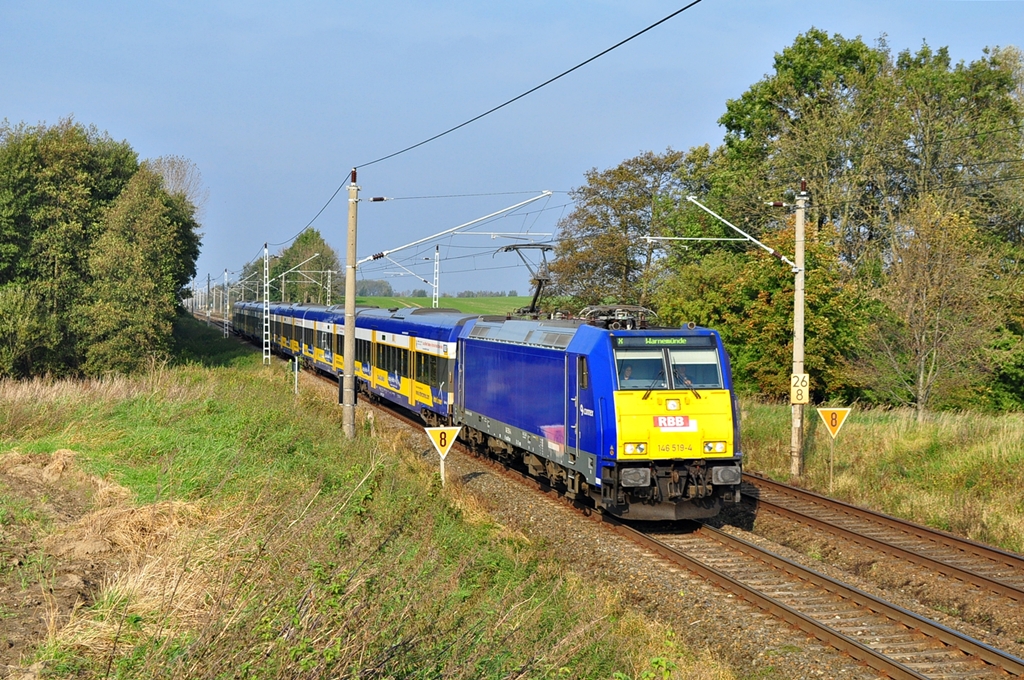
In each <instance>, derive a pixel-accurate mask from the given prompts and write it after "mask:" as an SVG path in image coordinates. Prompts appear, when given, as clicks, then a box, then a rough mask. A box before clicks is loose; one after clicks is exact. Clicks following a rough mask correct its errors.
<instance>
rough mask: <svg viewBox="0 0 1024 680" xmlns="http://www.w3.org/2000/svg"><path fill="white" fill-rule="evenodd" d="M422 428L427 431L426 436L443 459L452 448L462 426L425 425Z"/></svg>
mask: <svg viewBox="0 0 1024 680" xmlns="http://www.w3.org/2000/svg"><path fill="white" fill-rule="evenodd" d="M423 429H424V430H426V431H427V436H428V437H430V441H432V442H433V443H434V448H435V449H437V453H438V455H440V456H441V460H444V457H445V456H447V455H448V452H449V451H451V450H452V444H454V443H455V438H456V437H458V436H459V430H461V429H462V427H461V426H460V427H425V428H423Z"/></svg>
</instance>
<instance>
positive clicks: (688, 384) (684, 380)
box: [672, 372, 701, 399]
mask: <svg viewBox="0 0 1024 680" xmlns="http://www.w3.org/2000/svg"><path fill="white" fill-rule="evenodd" d="M672 375H673V377H675V379H676V380H678V381H680V382H681V383H683V385H684V386H685V387H686V388H687V389H688V390H690V391H691V392H693V396H695V397H697V398H698V399H700V398H701V396H700V392H698V391H697V388H696V387H694V386H693V383H692V382H690V379H689V378H687V377H686V376H685V375H684V376H682V377H680V376H679V374H677V373H675V372H673V373H672Z"/></svg>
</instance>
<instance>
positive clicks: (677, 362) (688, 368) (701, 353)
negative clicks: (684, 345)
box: [669, 348, 722, 389]
mask: <svg viewBox="0 0 1024 680" xmlns="http://www.w3.org/2000/svg"><path fill="white" fill-rule="evenodd" d="M669 357H670V359H671V362H672V382H673V384H674V385H675V388H676V389H689V388H690V387H694V388H704V389H722V371H721V370H720V369H719V362H718V352H716V351H715V350H713V349H697V348H694V349H670V350H669Z"/></svg>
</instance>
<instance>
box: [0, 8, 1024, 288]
mask: <svg viewBox="0 0 1024 680" xmlns="http://www.w3.org/2000/svg"><path fill="white" fill-rule="evenodd" d="M684 4H686V3H685V2H684V1H683V0H677V1H674V2H666V1H662V0H630V1H626V0H592V1H590V2H535V1H533V0H521V1H519V2H514V3H512V2H468V1H461V2H457V1H440V0H439V1H436V2H420V3H416V2H389V1H386V0H378V1H377V2H370V3H342V2H327V1H315V2H305V3H288V4H285V3H272V2H260V1H245V2H242V1H239V0H212V1H210V2H204V3H189V2H166V1H159V0H156V1H147V2H50V1H46V0H0V118H7V120H8V121H9V122H11V123H18V122H22V121H24V122H27V123H30V124H35V123H39V122H46V123H51V124H52V123H54V122H56V121H57V120H59V119H60V118H64V117H67V116H70V115H73V116H74V117H75V119H76V120H78V121H79V122H82V123H85V124H93V125H96V126H97V127H98V128H99V129H100V130H105V131H107V132H108V133H109V134H110V135H111V136H112V137H114V138H115V139H125V140H127V141H128V142H129V143H130V144H131V145H132V146H133V147H134V148H135V149H136V150H137V151H138V153H139V155H140V157H142V158H151V157H157V156H162V155H170V154H173V155H181V156H185V157H187V158H189V159H191V160H192V161H193V162H194V163H196V165H197V166H198V167H199V169H200V171H201V172H202V174H203V179H204V181H205V184H206V186H207V188H208V189H209V200H208V202H207V204H206V206H205V210H204V213H203V225H204V228H203V230H204V238H203V249H202V255H201V257H200V260H199V272H200V276H203V277H205V275H206V273H207V272H210V273H212V274H213V275H214V277H215V279H217V278H222V277H223V270H224V269H225V268H227V269H229V270H237V269H240V268H241V265H243V264H244V263H245V262H247V261H249V260H250V259H252V258H253V257H254V256H255V255H256V254H257V252H259V251H260V250H261V248H262V244H263V242H264V241H269V242H270V243H280V242H282V241H286V240H287V239H289V238H291V237H292V236H294V235H295V233H296V232H298V231H299V230H300V229H302V227H303V226H305V225H306V224H307V223H308V222H309V221H310V220H311V219H312V218H313V216H314V215H315V214H316V213H317V211H318V210H320V208H321V207H322V206H323V205H324V203H325V202H326V201H327V200H328V198H330V196H331V194H332V193H333V192H334V190H335V189H336V188H337V187H338V186H339V185H340V184H342V183H344V182H345V180H346V177H347V173H348V171H349V169H350V168H351V167H352V166H354V165H359V164H363V163H367V162H369V161H371V160H374V159H376V158H379V157H380V156H384V155H386V154H389V153H392V152H394V151H397V150H399V149H402V148H404V147H406V146H409V145H411V144H415V143H416V142H419V141H421V140H423V139H425V138H427V137H430V136H432V135H434V134H437V133H438V132H441V131H443V130H445V129H447V128H449V127H451V126H453V125H456V124H458V123H461V122H462V121H464V120H466V119H468V118H471V117H473V116H475V115H477V114H479V113H482V112H483V111H485V110H487V109H489V108H491V107H492V106H495V105H497V104H499V103H501V102H503V101H505V100H507V99H509V98H511V97H513V96H515V95H518V94H520V93H521V92H523V91H525V90H527V89H529V88H531V87H533V86H535V85H537V84H539V83H541V82H543V81H545V80H547V79H548V78H550V77H552V76H554V75H556V74H558V73H560V72H562V71H563V70H565V69H567V68H569V67H571V66H573V65H575V64H577V63H578V62H580V61H582V60H584V59H586V58H588V57H590V56H592V55H594V54H596V53H597V52H600V51H601V50H603V49H605V48H607V47H609V46H611V45H613V44H614V43H616V42H618V41H619V40H621V39H623V38H625V37H627V36H629V35H631V34H632V33H634V32H636V31H638V30H640V29H642V28H644V27H645V26H647V25H649V24H651V23H653V22H654V21H656V20H658V19H660V18H662V17H663V16H665V15H667V14H669V13H671V12H672V11H674V10H676V9H678V8H680V7H682V6H683V5H684ZM811 26H815V27H818V28H821V29H823V30H826V31H828V32H829V33H840V34H842V35H844V36H846V37H853V36H857V35H860V36H862V37H863V38H864V39H865V40H867V41H868V42H870V43H873V42H874V41H875V40H876V39H877V38H878V37H879V36H880V35H882V34H885V35H886V37H887V41H888V43H889V45H890V47H891V48H892V49H893V50H894V51H899V50H903V49H906V48H910V49H916V48H918V47H919V46H920V45H921V43H922V41H924V40H927V42H928V43H929V45H931V46H933V47H939V46H944V45H946V46H949V48H950V52H951V54H952V56H953V58H954V60H961V59H963V60H966V61H971V60H973V59H977V58H979V57H980V56H981V54H982V49H983V48H984V47H985V46H995V45H1001V46H1005V45H1017V46H1019V47H1024V2H1021V1H1017V0H1003V1H991V0H959V1H958V0H913V1H912V0H891V1H888V2H876V1H871V0H865V1H863V2H846V1H833V0H828V1H826V2H792V1H786V0H765V1H754V0H703V2H701V3H700V4H698V5H696V6H695V7H693V8H692V9H690V10H688V11H686V12H684V13H682V14H681V15H679V16H677V17H675V18H674V19H672V20H670V21H669V22H667V23H665V24H662V25H661V26H659V27H658V28H655V29H654V30H653V31H651V32H649V33H647V34H645V35H644V36H641V37H640V38H638V39H637V40H634V41H633V42H630V43H628V44H627V45H624V46H623V47H620V48H619V49H618V50H615V51H613V52H611V53H610V54H608V55H605V56H604V57H602V58H601V59H599V60H597V61H595V62H593V63H591V64H589V65H588V66H586V67H584V68H583V69H581V70H579V71H576V72H575V73H572V74H570V75H569V76H567V77H565V78H563V79H561V80H559V81H557V82H556V83H554V84H552V85H549V86H548V87H546V88H544V89H542V90H540V91H538V92H536V93H534V94H532V95H530V96H529V97H527V98H525V99H523V100H520V101H518V102H516V103H515V104H512V105H511V106H509V107H507V108H505V109H502V110H501V111H499V112H497V113H495V114H492V115H490V116H488V117H487V118H484V119H482V120H480V121H478V122H476V123H474V124H472V125H471V126H468V127H466V128H463V129H461V130H459V131H457V132H455V133H453V134H451V135H448V136H447V137H444V138H442V139H439V140H437V141H435V142H432V143H431V144H429V145H426V146H423V147H420V148H418V149H416V150H414V151H411V152H409V153H406V154H403V155H401V156H398V157H396V158H393V159H390V160H387V161H384V162H381V163H378V164H376V165H373V166H370V167H367V168H364V169H363V170H361V171H360V173H359V184H360V185H361V186H362V190H363V191H362V196H363V197H369V196H381V195H383V196H389V197H401V198H407V197H419V196H450V195H456V194H484V193H490V194H501V193H504V192H524V193H509V194H508V195H491V196H476V197H463V198H430V199H418V200H401V201H391V202H385V203H362V204H361V205H360V213H359V216H360V221H359V222H360V233H359V254H360V257H363V256H365V255H368V254H371V253H373V252H376V251H379V250H383V249H389V248H394V247H397V246H400V245H402V244H405V243H408V242H411V241H414V240H417V239H419V238H422V237H424V236H427V235H429V234H432V233H436V232H439V231H442V230H444V229H447V228H450V227H454V226H456V225H458V224H461V223H463V222H466V221H469V220H472V219H474V218H477V217H479V216H482V215H484V214H487V213H490V212H493V211H495V210H498V209H500V208H502V207H505V206H507V205H511V204H513V203H516V202H518V201H520V200H523V199H525V198H527V197H529V196H530V195H531V193H530V192H536V191H539V190H541V189H550V190H553V191H555V192H561V193H555V194H554V195H553V196H552V197H551V198H550V199H545V200H542V201H538V202H536V203H534V204H532V205H531V206H530V207H529V208H527V209H524V212H525V211H529V214H518V215H515V216H510V217H506V218H503V219H500V220H497V221H495V222H492V223H489V224H487V225H485V226H482V227H479V228H478V229H477V230H478V231H485V232H520V231H531V232H534V233H549V232H552V231H554V229H555V224H556V223H557V221H558V218H559V217H561V216H562V215H563V214H564V212H565V211H566V210H568V207H567V206H566V204H567V202H568V199H567V196H566V194H565V193H564V192H565V191H568V190H569V189H571V188H572V187H574V186H578V185H579V184H581V183H582V181H583V174H584V172H586V171H587V170H588V169H590V168H595V167H596V168H599V169H603V168H607V167H611V166H614V165H616V164H618V163H619V162H621V161H622V160H624V159H626V158H629V157H631V156H634V155H636V154H638V153H641V152H643V151H646V150H655V151H662V150H664V149H665V148H666V147H669V146H671V147H673V148H677V149H686V148H689V147H691V146H695V145H698V144H704V143H710V144H712V145H717V144H718V143H719V142H720V141H721V139H722V130H721V129H720V128H719V127H718V125H717V123H716V121H717V119H718V117H719V116H720V115H721V114H722V112H723V110H724V106H725V102H726V100H727V99H729V98H735V97H737V96H739V95H740V94H741V93H742V92H743V91H744V90H745V89H746V88H747V87H749V86H750V85H751V84H752V83H754V82H756V81H757V80H759V79H760V78H761V77H762V76H763V75H764V74H765V73H767V72H768V71H770V70H771V67H772V58H773V56H774V54H775V53H776V52H778V51H780V50H782V49H783V48H784V47H785V46H787V45H789V44H791V43H792V41H793V39H794V37H795V36H796V35H797V34H798V33H802V32H804V31H806V30H807V29H808V28H810V27H811ZM344 199H345V192H344V191H342V192H341V194H339V197H338V198H336V199H335V201H334V202H333V203H332V204H331V205H330V206H329V207H328V208H327V209H326V210H325V211H324V212H323V214H322V215H321V216H320V217H319V218H318V219H317V220H316V221H315V223H314V226H315V227H316V228H317V229H319V230H320V232H321V233H322V234H323V235H324V237H325V238H326V239H327V241H328V243H330V244H331V245H332V246H333V247H334V248H335V250H336V251H338V253H339V255H341V254H343V253H344V243H345V225H346V213H345V211H346V205H347V203H346V201H345V200H344ZM508 242H509V241H507V240H503V239H501V238H490V237H487V236H478V235H463V236H456V237H452V238H446V239H444V240H442V241H441V242H440V245H441V252H442V257H443V261H442V264H441V291H442V292H443V293H445V292H455V291H459V290H467V289H472V290H479V289H487V290H497V289H504V290H508V289H517V290H518V291H519V292H520V293H521V294H525V292H526V290H527V289H528V283H527V281H528V273H527V271H526V269H525V268H524V267H522V266H521V265H520V264H519V260H518V258H517V257H515V256H514V255H512V254H494V253H495V250H497V249H498V248H499V247H501V246H502V245H506V244H507V243H508ZM279 248H280V246H278V247H277V248H273V247H272V248H271V250H272V251H273V250H276V249H279ZM432 251H433V246H429V252H419V251H410V252H408V253H406V254H405V258H406V259H404V260H402V261H403V263H404V264H405V265H406V266H409V267H411V268H413V269H414V270H416V271H418V272H421V273H422V275H423V276H424V277H425V278H428V279H429V278H431V276H432V263H430V262H427V261H425V260H423V257H424V256H426V255H429V254H432ZM396 259H399V258H397V256H396ZM394 271H398V270H397V269H396V268H395V267H393V266H387V267H381V266H379V265H374V266H372V267H370V266H368V267H366V268H365V269H364V270H363V271H362V272H361V275H362V276H365V277H367V278H381V277H382V276H383V275H384V274H385V273H386V272H394ZM391 281H392V285H394V286H395V288H396V289H399V290H401V289H408V288H414V287H423V285H422V284H420V283H419V282H418V281H416V280H415V279H413V278H411V277H409V276H405V277H395V278H392V279H391Z"/></svg>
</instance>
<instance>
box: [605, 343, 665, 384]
mask: <svg viewBox="0 0 1024 680" xmlns="http://www.w3.org/2000/svg"><path fill="white" fill-rule="evenodd" d="M615 369H616V372H617V373H618V376H619V389H620V390H650V389H653V390H663V389H665V388H667V387H668V371H666V370H665V353H664V352H663V351H662V350H660V349H616V350H615Z"/></svg>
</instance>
